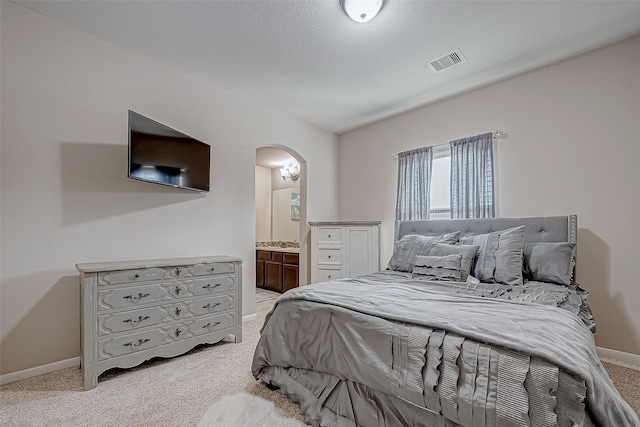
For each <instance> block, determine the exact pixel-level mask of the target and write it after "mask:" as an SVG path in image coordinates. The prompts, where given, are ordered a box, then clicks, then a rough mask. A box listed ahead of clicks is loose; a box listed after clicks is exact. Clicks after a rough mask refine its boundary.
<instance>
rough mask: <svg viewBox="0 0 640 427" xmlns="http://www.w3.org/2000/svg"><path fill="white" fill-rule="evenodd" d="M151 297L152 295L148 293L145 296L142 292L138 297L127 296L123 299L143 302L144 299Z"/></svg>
mask: <svg viewBox="0 0 640 427" xmlns="http://www.w3.org/2000/svg"><path fill="white" fill-rule="evenodd" d="M149 295H151V294H148V293H146V292H145V293H144V294H143V293H142V292H140V293H139V294H138V296H133V295H127V296H124V297H122V298H124V299H128V300H131V301H139V300H141V299H142V298H146V297H148V296H149Z"/></svg>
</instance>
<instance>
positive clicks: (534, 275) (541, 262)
mask: <svg viewBox="0 0 640 427" xmlns="http://www.w3.org/2000/svg"><path fill="white" fill-rule="evenodd" d="M575 251H576V244H575V243H569V242H553V243H552V242H540V243H525V245H524V265H523V267H524V272H525V275H526V277H527V278H528V279H529V280H535V281H538V282H551V283H557V284H559V285H567V286H568V285H571V284H572V283H573V267H574V266H575V264H576V258H575V256H576V255H575V254H576V252H575Z"/></svg>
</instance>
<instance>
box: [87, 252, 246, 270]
mask: <svg viewBox="0 0 640 427" xmlns="http://www.w3.org/2000/svg"><path fill="white" fill-rule="evenodd" d="M236 261H242V259H240V258H238V257H232V256H227V255H217V256H204V257H188V258H163V259H142V260H130V261H111V262H90V263H80V264H76V269H77V270H78V271H79V272H81V273H95V272H98V271H113V270H129V269H134V268H151V267H168V266H174V265H176V266H177V265H191V264H210V263H214V262H236Z"/></svg>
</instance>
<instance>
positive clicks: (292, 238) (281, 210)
mask: <svg viewBox="0 0 640 427" xmlns="http://www.w3.org/2000/svg"><path fill="white" fill-rule="evenodd" d="M281 169H285V171H284V172H285V174H284V176H283V174H281ZM296 200H297V204H296ZM255 207H256V208H255V209H256V249H259V248H260V247H263V245H265V244H268V242H271V243H273V244H274V245H280V244H282V245H286V246H287V247H290V246H291V245H293V243H295V244H296V245H297V246H298V248H297V249H298V257H297V258H298V259H297V261H298V268H297V275H298V276H297V278H298V284H299V285H300V286H302V285H306V284H307V283H309V279H308V265H309V255H308V252H309V251H308V242H307V240H308V237H307V236H308V234H309V232H308V230H309V227H308V224H307V163H306V161H305V159H304V158H302V156H300V155H299V154H298V153H297V152H295V151H294V150H292V149H290V148H288V147H285V146H282V145H277V144H274V145H268V146H263V147H259V148H257V149H256V204H255ZM265 242H267V243H265ZM272 249H274V250H276V249H275V248H272ZM287 251H291V249H287ZM256 254H257V255H260V254H264V255H265V256H266V257H267V258H268V257H269V256H272V255H270V254H265V251H263V250H257V251H256ZM282 256H285V257H287V255H278V260H279V259H280V258H282ZM289 258H290V259H291V257H289ZM276 262H278V261H277V260H276V259H273V260H272V259H267V260H266V263H267V266H269V265H270V266H275V263H276ZM275 267H276V268H277V266H275ZM287 267H291V266H287V265H286V263H284V265H283V268H284V271H282V272H281V273H280V274H283V275H284V276H287V275H288V277H290V275H291V271H292V269H291V268H289V269H287ZM262 268H263V264H262V262H261V261H260V260H259V259H256V282H257V284H260V287H263V285H264V283H265V282H264V281H265V280H266V278H265V277H264V276H261V274H265V273H264V272H265V270H262ZM283 280H284V279H283ZM272 281H273V280H272ZM267 289H269V287H268V286H267ZM274 290H275V289H274ZM283 290H286V287H285V288H283Z"/></svg>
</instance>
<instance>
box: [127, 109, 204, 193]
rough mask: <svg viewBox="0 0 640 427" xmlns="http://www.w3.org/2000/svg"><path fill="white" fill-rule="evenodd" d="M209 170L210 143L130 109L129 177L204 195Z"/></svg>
mask: <svg viewBox="0 0 640 427" xmlns="http://www.w3.org/2000/svg"><path fill="white" fill-rule="evenodd" d="M209 168H210V147H209V144H205V143H204V142H201V141H198V140H196V139H193V138H191V137H190V136H188V135H185V134H183V133H181V132H178V131H177V130H175V129H171V128H170V127H168V126H165V125H163V124H160V123H158V122H156V121H154V120H151V119H149V118H147V117H145V116H143V115H141V114H138V113H136V112H135V111H131V110H129V169H128V175H127V176H128V177H129V178H132V179H137V180H140V181H145V182H151V183H154V184H162V185H168V186H171V187H176V188H184V189H186V190H193V191H200V192H206V191H209Z"/></svg>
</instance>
